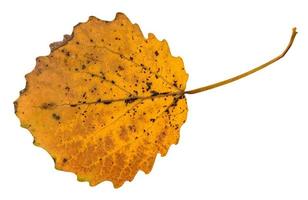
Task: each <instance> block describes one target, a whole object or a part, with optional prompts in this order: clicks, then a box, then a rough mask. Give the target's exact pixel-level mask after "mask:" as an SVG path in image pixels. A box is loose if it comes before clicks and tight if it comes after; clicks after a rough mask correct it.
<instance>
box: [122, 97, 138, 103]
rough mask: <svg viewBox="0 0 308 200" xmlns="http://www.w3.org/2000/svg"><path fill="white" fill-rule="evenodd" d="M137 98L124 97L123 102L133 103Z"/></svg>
mask: <svg viewBox="0 0 308 200" xmlns="http://www.w3.org/2000/svg"><path fill="white" fill-rule="evenodd" d="M136 100H137V98H136V97H134V98H129V99H125V101H124V102H125V103H126V104H129V103H133V102H134V101H136Z"/></svg>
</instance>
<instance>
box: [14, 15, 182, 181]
mask: <svg viewBox="0 0 308 200" xmlns="http://www.w3.org/2000/svg"><path fill="white" fill-rule="evenodd" d="M51 49H52V52H51V53H50V55H48V56H42V57H39V58H37V64H36V67H35V69H34V70H33V71H32V72H31V73H29V74H27V75H26V79H27V87H26V89H25V90H24V91H22V93H21V95H20V97H19V99H18V100H17V103H16V112H17V116H18V117H19V118H20V121H21V124H22V126H23V127H25V128H28V129H29V130H30V132H31V133H32V135H33V137H34V139H35V142H34V143H35V144H36V145H38V146H40V147H42V148H44V149H45V150H46V151H48V153H49V154H50V155H51V156H52V157H53V158H54V160H55V165H56V168H57V169H60V170H64V171H69V172H74V173H75V174H77V176H78V179H79V180H84V181H89V182H90V184H91V185H96V184H98V183H100V182H102V181H105V180H109V181H112V183H113V184H114V186H115V187H119V186H121V185H122V184H123V183H124V182H125V181H126V180H129V181H131V180H132V179H133V178H134V176H135V175H136V173H137V171H138V170H142V171H144V172H145V173H149V172H150V171H151V169H152V166H153V163H154V161H155V158H156V155H157V153H160V154H161V155H163V156H164V155H166V153H167V151H168V149H169V147H170V145H172V144H176V143H177V142H178V140H179V131H180V127H181V126H182V124H183V123H184V122H185V120H186V115H187V105H186V99H185V97H184V94H183V91H184V90H185V84H186V81H187V78H188V75H187V74H186V72H185V70H184V65H183V61H182V59H181V58H180V57H173V56H172V55H171V54H170V50H169V47H168V44H167V42H166V41H165V40H163V41H159V40H157V39H156V38H155V36H154V35H153V34H149V36H148V39H145V38H144V36H143V35H142V33H141V31H140V29H139V27H138V25H136V24H132V23H131V22H130V21H129V19H128V18H127V17H126V16H125V15H124V14H121V13H118V14H117V15H116V18H115V19H114V20H113V21H111V22H108V21H102V20H99V19H97V18H95V17H90V18H89V20H88V21H87V22H86V23H81V24H78V25H77V26H75V27H74V31H73V33H72V36H65V39H64V41H63V42H58V43H54V44H51Z"/></svg>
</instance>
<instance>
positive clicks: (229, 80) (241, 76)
mask: <svg viewBox="0 0 308 200" xmlns="http://www.w3.org/2000/svg"><path fill="white" fill-rule="evenodd" d="M296 34H297V31H296V28H293V29H292V35H291V38H290V41H289V43H288V45H287V47H286V48H285V50H284V51H283V52H282V53H281V54H280V55H278V56H277V57H275V58H273V59H271V60H270V61H268V62H266V63H264V64H262V65H260V66H258V67H256V68H254V69H251V70H249V71H247V72H245V73H242V74H240V75H237V76H234V77H232V78H229V79H226V80H223V81H220V82H217V83H214V84H211V85H207V86H204V87H200V88H197V89H193V90H189V91H185V92H184V93H185V94H196V93H199V92H204V91H207V90H211V89H213V88H216V87H220V86H223V85H226V84H228V83H231V82H234V81H237V80H239V79H241V78H244V77H246V76H248V75H250V74H253V73H255V72H257V71H259V70H261V69H263V68H265V67H267V66H269V65H271V64H273V63H274V62H276V61H278V60H279V59H281V58H282V57H284V56H285V55H286V53H287V52H288V50H289V49H290V47H291V46H292V44H293V41H294V39H295V36H296Z"/></svg>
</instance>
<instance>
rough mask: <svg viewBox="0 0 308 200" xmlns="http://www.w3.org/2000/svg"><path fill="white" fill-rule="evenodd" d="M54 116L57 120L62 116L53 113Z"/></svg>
mask: <svg viewBox="0 0 308 200" xmlns="http://www.w3.org/2000/svg"><path fill="white" fill-rule="evenodd" d="M52 118H54V119H55V120H60V118H61V117H60V115H58V114H56V113H53V114H52Z"/></svg>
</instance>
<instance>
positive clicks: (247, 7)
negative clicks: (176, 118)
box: [0, 0, 308, 200]
mask: <svg viewBox="0 0 308 200" xmlns="http://www.w3.org/2000/svg"><path fill="white" fill-rule="evenodd" d="M305 2H306V1H305V0H303V1H299V0H297V1H296V0H289V1H283V0H280V1H270V0H258V1H247V0H243V1H239V0H233V1H228V0H225V1H220V0H217V1H192V0H188V1H166V0H152V1H145V0H143V1H136V0H126V1H120V0H108V1H107V0H105V1H102V0H97V1H91V0H87V1H63V0H61V1H57V0H50V1H33V0H26V1H22V0H21V1H16V0H15V1H14V0H10V1H8V0H7V1H5V0H3V1H1V2H0V20H1V21H0V22H1V26H0V27H1V28H0V36H1V37H0V53H1V54H0V55H1V60H0V65H1V72H0V76H1V77H0V81H1V82H0V87H1V90H0V91H1V96H0V118H1V121H0V134H1V135H0V159H1V161H0V178H1V179H0V199H21V198H22V199H33V200H34V199H65V198H66V199H91V200H95V199H108V200H110V199H135V200H138V199H148V200H151V199H210V200H215V199H224V200H226V199H228V200H229V199H236V200H241V199H243V200H244V199H245V200H247V199H249V200H250V199H258V200H259V199H262V200H266V199H269V200H275V199H279V200H283V199H296V200H302V199H303V200H304V199H305V200H307V199H308V96H307V92H308V65H307V64H308V61H307V55H308V12H307V10H308V6H307V5H305ZM118 11H121V12H124V13H125V14H126V15H127V16H128V17H129V18H130V19H131V21H132V22H135V23H138V24H139V25H140V27H141V29H142V31H143V33H144V34H145V35H147V33H148V32H153V33H154V34H155V35H156V36H157V37H158V38H159V39H164V38H165V39H167V41H168V42H169V45H170V48H171V51H172V53H173V55H176V56H178V55H179V56H181V57H182V58H183V59H184V63H185V66H186V70H187V72H188V73H189V75H190V76H189V80H188V83H187V89H193V88H196V87H200V86H203V85H207V84H210V83H213V82H216V81H219V80H222V79H225V78H228V77H230V76H233V75H236V74H238V73H241V72H244V71H246V70H248V69H251V68H252V67H254V66H256V65H259V64H261V63H263V62H265V61H267V60H269V59H271V58H272V57H274V56H276V55H278V54H279V53H280V52H281V51H282V50H283V49H284V47H285V46H286V44H287V42H288V40H289V37H290V34H291V28H292V27H293V26H297V27H298V32H299V34H298V36H297V38H296V41H295V43H294V46H293V47H292V49H291V50H290V52H289V53H288V54H287V56H286V57H285V58H283V59H282V60H280V61H279V62H277V63H275V64H273V65H272V66H270V67H269V68H266V69H265V70H263V71H260V72H258V73H257V74H254V75H252V76H250V77H247V78H245V79H242V80H240V81H238V82H236V83H232V84H230V85H228V86H223V87H221V88H217V89H215V90H212V91H208V92H205V93H200V94H196V95H189V96H187V98H188V106H189V114H188V119H187V122H186V123H185V125H184V126H183V127H182V129H181V139H180V143H179V144H178V145H177V146H174V145H173V146H171V148H170V151H169V153H168V155H167V156H166V157H164V158H161V157H160V156H158V158H157V160H156V162H155V165H154V168H153V170H152V172H151V173H150V174H149V175H145V174H144V173H143V172H139V173H138V174H137V176H136V177H135V179H134V181H133V182H126V183H125V184H124V185H123V186H122V187H121V188H120V189H114V188H113V186H112V184H111V183H110V182H104V183H102V184H100V185H98V186H96V187H90V186H89V185H88V184H87V183H81V182H78V181H77V180H76V176H75V175H74V174H72V173H67V172H61V171H57V170H55V169H54V163H53V160H52V158H51V157H50V156H49V155H48V154H47V153H46V152H45V151H44V150H42V149H40V148H38V147H35V146H33V145H32V136H31V135H30V134H29V132H28V131H27V130H26V129H23V128H20V127H19V120H18V119H17V117H16V116H15V115H14V110H13V101H14V100H15V99H16V98H17V97H18V95H19V90H21V89H23V88H24V86H25V79H24V74H26V73H28V72H30V71H31V70H32V69H33V67H34V65H35V58H36V57H37V56H40V55H47V54H49V47H48V45H49V43H51V42H54V41H58V40H62V36H63V35H64V34H70V33H71V31H72V27H73V26H74V25H75V24H77V23H78V22H81V21H86V20H87V19H88V16H90V15H95V16H97V17H99V18H101V19H105V20H112V19H113V18H114V16H115V13H116V12H118Z"/></svg>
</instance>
